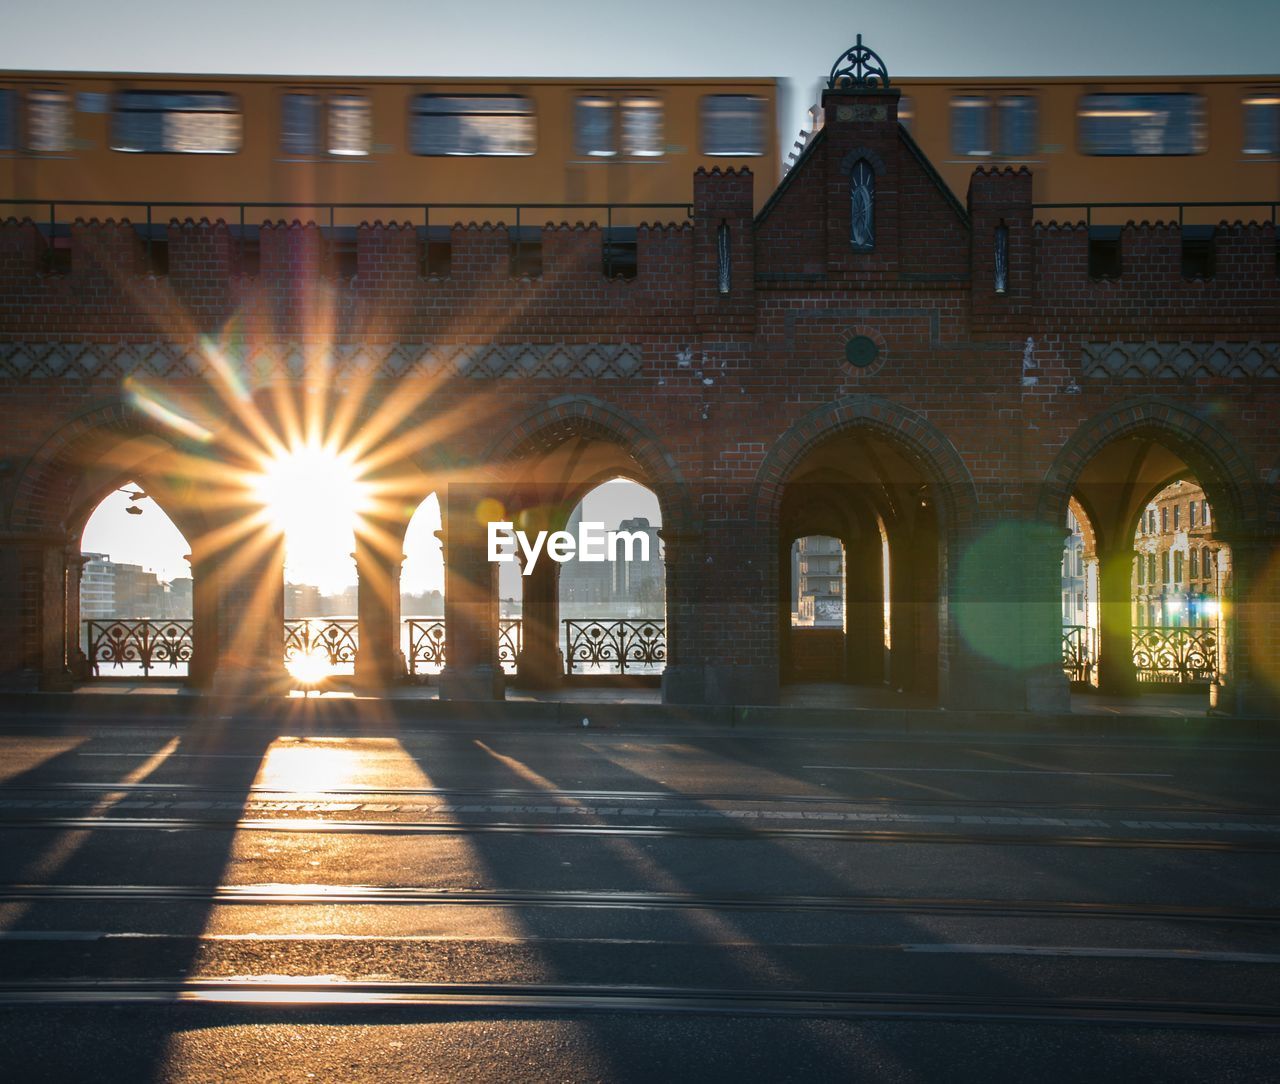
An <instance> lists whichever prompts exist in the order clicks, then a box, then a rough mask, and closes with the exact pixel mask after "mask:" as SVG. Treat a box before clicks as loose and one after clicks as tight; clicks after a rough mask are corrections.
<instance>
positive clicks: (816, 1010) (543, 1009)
mask: <svg viewBox="0 0 1280 1084" xmlns="http://www.w3.org/2000/svg"><path fill="white" fill-rule="evenodd" d="M193 1004H202V1005H223V1006H226V1005H233V1006H240V1007H249V1006H253V1007H257V1008H260V1009H262V1010H264V1011H266V1012H271V1011H280V1010H288V1009H305V1010H318V1009H324V1008H343V1009H352V1008H365V1009H379V1008H382V1009H385V1008H401V1009H409V1008H413V1009H418V1010H434V1011H449V1010H465V1011H468V1012H475V1011H485V1012H493V1013H497V1014H510V1013H539V1014H541V1013H613V1014H638V1013H646V1014H679V1015H691V1014H692V1015H703V1016H707V1015H711V1016H785V1017H809V1018H847V1019H856V1018H881V1019H935V1020H948V1019H949V1020H1008V1021H1021V1022H1037V1023H1077V1024H1104V1025H1105V1024H1110V1025H1116V1024H1125V1025H1141V1026H1155V1027H1165V1028H1168V1027H1173V1028H1213V1029H1246V1030H1255V1031H1276V1030H1280V1009H1277V1008H1276V1007H1274V1006H1271V1005H1250V1004H1239V1003H1196V1002H1183V1001H1160V1000H1146V999H1127V998H1099V997H1063V998H1054V997H1030V996H1001V995H977V994H973V995H970V994H899V993H879V992H867V993H843V992H828V991H807V990H758V989H732V988H731V989H719V988H711V989H708V988H698V987H678V986H632V985H587V984H581V985H579V984H556V985H551V984H539V983H501V982H496V983H495V982H487V983H448V982H403V981H395V982H375V981H353V980H327V979H326V980H314V979H294V978H287V977H277V976H272V977H269V978H249V979H243V978H203V977H199V976H195V977H191V978H187V979H181V980H172V979H169V980H166V979H101V980H83V979H62V980H57V979H45V980H31V981H19V982H3V983H0V1006H37V1007H59V1006H67V1005H76V1006H86V1005H98V1006H112V1007H121V1006H130V1005H135V1006H136V1005H142V1006H157V1007H163V1006H170V1007H172V1006H178V1005H193Z"/></svg>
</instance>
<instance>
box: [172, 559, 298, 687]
mask: <svg viewBox="0 0 1280 1084" xmlns="http://www.w3.org/2000/svg"><path fill="white" fill-rule="evenodd" d="M194 555H195V557H196V560H195V561H193V562H192V574H193V577H195V576H196V575H197V573H196V568H197V567H201V569H202V571H203V573H204V575H203V577H201V578H207V579H210V580H212V582H213V592H214V605H215V606H216V608H217V617H216V628H217V635H216V637H215V638H214V651H215V652H216V654H215V655H214V657H213V659H212V665H210V660H209V659H208V656H207V653H206V652H205V649H204V648H203V647H202V646H200V647H198V648H197V650H198V651H199V652H201V654H202V659H201V662H200V665H199V666H198V667H197V670H198V671H199V672H200V673H201V674H203V673H205V672H207V673H208V675H209V684H210V687H211V688H212V690H213V691H214V692H215V693H219V694H225V695H264V694H271V693H281V692H284V691H286V690H287V689H288V687H289V676H288V673H287V672H286V670H285V668H284V538H283V536H275V537H272V538H270V539H269V540H268V539H264V538H263V537H262V536H261V535H254V536H251V537H249V538H247V539H242V540H241V541H239V542H237V543H236V544H234V545H231V546H227V547H224V548H222V549H221V550H219V551H218V553H217V554H216V556H215V555H212V554H211V555H209V556H208V557H207V558H206V559H204V560H200V556H201V555H200V553H199V547H196V552H195V554H194ZM199 582H200V580H199V579H196V580H195V582H194V583H193V585H192V586H193V587H198V585H199ZM199 631H200V629H199V624H198V625H197V633H199ZM196 643H197V644H199V643H200V641H199V639H197V641H196ZM206 667H208V670H207V671H206V670H205V668H206Z"/></svg>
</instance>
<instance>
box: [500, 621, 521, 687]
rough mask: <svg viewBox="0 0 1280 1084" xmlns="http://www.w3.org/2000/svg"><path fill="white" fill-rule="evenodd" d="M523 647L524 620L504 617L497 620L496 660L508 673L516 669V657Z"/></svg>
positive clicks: (512, 672)
mask: <svg viewBox="0 0 1280 1084" xmlns="http://www.w3.org/2000/svg"><path fill="white" fill-rule="evenodd" d="M523 647H524V622H523V621H522V620H521V619H520V618H518V617H504V618H502V619H501V620H500V621H499V622H498V662H499V664H500V665H501V666H502V669H504V670H505V671H506V672H507V673H508V674H514V673H515V671H516V659H517V658H518V657H519V655H520V650H521V648H523Z"/></svg>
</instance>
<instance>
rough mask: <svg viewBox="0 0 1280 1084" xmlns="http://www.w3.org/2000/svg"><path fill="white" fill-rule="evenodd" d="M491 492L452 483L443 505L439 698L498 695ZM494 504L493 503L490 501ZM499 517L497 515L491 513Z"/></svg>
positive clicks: (499, 671) (501, 686) (493, 697)
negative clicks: (489, 536) (442, 634)
mask: <svg viewBox="0 0 1280 1084" xmlns="http://www.w3.org/2000/svg"><path fill="white" fill-rule="evenodd" d="M489 503H490V495H489V493H488V492H487V491H486V490H484V489H482V488H481V487H479V486H474V485H465V484H458V483H454V484H450V485H449V486H448V487H447V490H446V495H445V499H444V502H443V507H442V510H441V513H442V517H443V519H444V582H445V589H444V620H445V636H446V648H445V667H444V670H443V671H442V672H441V674H440V697H441V699H443V700H502V699H504V696H505V692H504V678H503V673H502V668H501V667H500V666H499V665H498V589H497V579H498V566H497V565H496V564H493V563H492V562H490V561H489V559H488V556H487V538H486V530H487V526H488V519H489V516H488V513H487V511H486V507H487V506H488V505H489ZM493 503H494V504H495V505H496V503H497V502H493ZM493 518H499V517H496V516H495V517H493Z"/></svg>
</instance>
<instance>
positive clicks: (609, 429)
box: [483, 395, 694, 531]
mask: <svg viewBox="0 0 1280 1084" xmlns="http://www.w3.org/2000/svg"><path fill="white" fill-rule="evenodd" d="M574 437H578V438H584V439H594V440H600V441H604V442H607V443H610V444H615V445H618V446H619V447H620V448H622V449H623V450H624V451H625V452H626V453H627V454H628V455H629V456H630V457H631V458H632V459H633V460H635V462H636V464H637V465H638V468H639V469H638V470H637V471H636V472H635V475H634V477H633V480H634V481H636V482H638V483H640V484H641V485H644V486H647V487H649V488H650V489H652V490H653V492H654V493H655V494H656V495H657V497H658V503H659V504H660V506H661V507H662V515H663V520H662V522H663V524H664V526H666V527H667V528H669V529H672V530H675V531H685V530H689V529H690V528H691V527H692V525H693V521H694V505H693V500H692V497H691V496H690V494H689V488H688V485H687V483H686V482H685V479H684V477H683V475H682V473H681V471H680V468H679V467H678V466H677V464H676V460H675V457H674V456H673V455H672V454H671V453H670V452H669V451H667V450H666V448H665V447H664V445H663V443H662V441H661V440H660V439H659V437H658V436H657V434H656V433H654V432H653V430H652V429H650V428H648V426H645V425H643V424H642V423H641V422H639V421H637V420H636V419H635V418H633V417H632V416H631V415H630V414H628V413H627V412H626V411H624V410H622V409H620V408H618V407H616V406H613V405H612V404H610V403H607V402H605V401H604V400H602V399H598V398H596V397H595V396H590V395H572V396H562V397H560V398H556V399H552V400H550V401H549V402H547V403H545V404H542V405H540V406H537V407H534V408H533V409H532V410H530V411H529V412H528V413H527V414H526V415H525V416H524V417H523V418H522V419H520V420H519V421H518V422H516V424H515V425H513V426H512V427H511V428H510V429H509V430H508V431H507V432H506V433H504V434H503V435H502V436H501V437H499V438H498V439H497V440H495V441H494V442H493V443H491V444H490V445H489V447H488V448H487V449H486V450H485V452H484V454H483V462H484V463H485V464H486V467H487V469H488V470H489V472H490V474H491V477H492V479H493V480H494V481H495V482H499V483H501V480H502V479H503V478H504V477H505V470H506V468H507V467H508V466H509V465H510V464H512V463H514V462H515V461H516V460H519V459H520V458H522V457H523V456H525V455H527V454H530V453H535V452H547V451H551V450H553V449H554V448H556V447H557V446H559V445H560V444H562V443H563V442H564V441H565V440H568V439H571V438H574ZM611 469H612V468H611ZM631 474H632V472H630V471H627V470H626V469H625V468H621V469H618V470H616V471H614V472H613V474H612V475H611V477H612V476H617V475H625V476H631ZM601 480H603V479H601ZM595 484H596V483H595V482H592V483H591V484H590V485H587V486H586V489H584V490H583V492H584V493H585V492H587V491H589V490H590V489H591V488H593V486H594V485H595ZM580 497H581V494H579V499H580ZM575 503H576V502H575Z"/></svg>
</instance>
